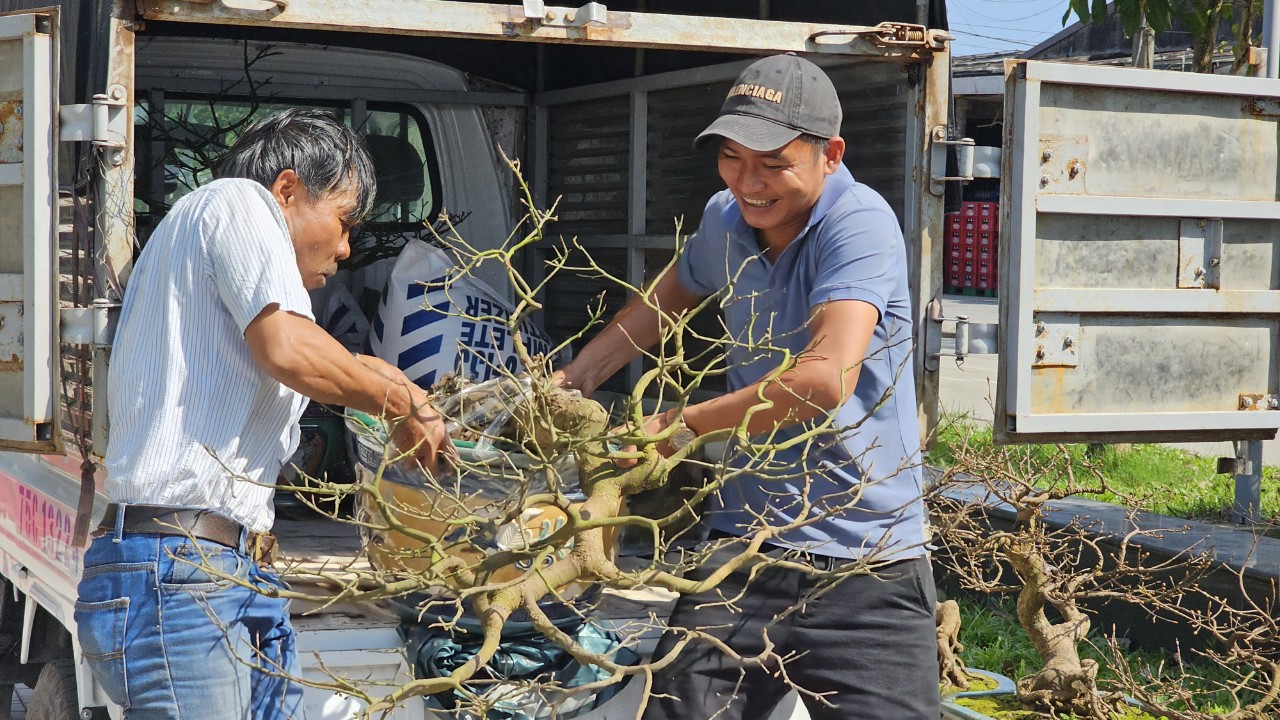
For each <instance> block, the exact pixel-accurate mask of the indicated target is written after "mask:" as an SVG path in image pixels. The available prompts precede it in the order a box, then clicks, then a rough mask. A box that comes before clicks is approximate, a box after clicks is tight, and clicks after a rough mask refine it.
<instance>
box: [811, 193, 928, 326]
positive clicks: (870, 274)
mask: <svg viewBox="0 0 1280 720" xmlns="http://www.w3.org/2000/svg"><path fill="white" fill-rule="evenodd" d="M832 219H833V220H836V221H837V222H836V224H835V228H834V230H832V231H830V232H825V233H821V234H820V236H819V247H818V248H816V250H817V252H816V253H814V257H815V258H816V263H817V268H816V272H815V273H814V283H813V289H812V290H811V291H810V292H809V307H810V308H811V309H812V308H814V307H817V306H818V305H821V304H822V303H825V302H831V301H833V300H861V301H863V302H865V303H868V304H870V305H872V306H873V307H875V309H876V311H877V312H879V313H880V316H881V317H884V314H885V310H886V308H887V306H888V298H890V297H892V295H893V290H894V288H895V287H897V283H898V280H899V279H900V278H901V276H902V273H903V272H905V271H906V268H905V267H904V265H905V262H906V259H905V255H904V249H903V247H902V243H903V240H902V231H901V230H900V229H899V228H898V221H897V219H895V218H894V217H893V216H892V215H891V214H889V213H887V212H883V211H881V210H877V209H861V210H857V211H854V212H851V213H849V214H848V215H845V216H843V217H841V218H832Z"/></svg>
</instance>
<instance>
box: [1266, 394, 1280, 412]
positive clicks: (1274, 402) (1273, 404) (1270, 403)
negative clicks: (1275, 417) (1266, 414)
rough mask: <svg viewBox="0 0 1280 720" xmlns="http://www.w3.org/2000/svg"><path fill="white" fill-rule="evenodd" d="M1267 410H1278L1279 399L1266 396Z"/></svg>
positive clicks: (1279, 406) (1273, 396)
mask: <svg viewBox="0 0 1280 720" xmlns="http://www.w3.org/2000/svg"><path fill="white" fill-rule="evenodd" d="M1267 409H1268V410H1276V409H1280V398H1278V397H1276V396H1275V395H1268V396H1267Z"/></svg>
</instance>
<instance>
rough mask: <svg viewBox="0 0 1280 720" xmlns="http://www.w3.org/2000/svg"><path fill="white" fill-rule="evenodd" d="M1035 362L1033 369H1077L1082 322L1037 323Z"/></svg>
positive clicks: (1069, 320)
mask: <svg viewBox="0 0 1280 720" xmlns="http://www.w3.org/2000/svg"><path fill="white" fill-rule="evenodd" d="M1035 346H1036V355H1035V360H1034V361H1032V363H1031V367H1033V368H1045V367H1076V366H1077V365H1079V364H1080V352H1079V348H1080V320H1079V319H1078V318H1076V319H1073V318H1070V317H1064V319H1063V320H1061V321H1058V322H1051V323H1047V322H1044V321H1043V320H1037V321H1036V330H1035Z"/></svg>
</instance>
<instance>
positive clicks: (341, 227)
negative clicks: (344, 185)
mask: <svg viewBox="0 0 1280 720" xmlns="http://www.w3.org/2000/svg"><path fill="white" fill-rule="evenodd" d="M289 176H291V177H289ZM272 194H273V195H275V197H276V201H277V202H279V203H280V209H281V210H282V211H283V212H284V219H285V224H287V225H288V226H289V237H290V238H291V239H292V240H293V251H294V254H295V255H296V256H297V261H298V273H299V274H300V275H301V276H302V284H303V285H304V286H306V288H307V289H308V290H314V289H316V288H318V287H322V286H323V285H324V284H325V281H327V280H328V279H329V278H330V277H332V276H333V274H334V273H335V272H337V271H338V261H339V260H344V259H346V258H347V257H348V256H349V255H351V245H350V237H351V226H352V224H353V220H352V217H351V216H352V213H353V212H354V211H355V209H356V203H357V200H356V192H355V190H354V189H351V190H347V191H339V192H332V193H328V194H326V195H321V196H319V197H312V195H311V193H309V192H308V191H307V189H306V188H305V187H303V186H302V183H301V182H298V181H297V175H296V174H295V173H294V172H293V171H292V170H285V171H284V172H282V173H280V177H279V178H277V180H276V182H275V185H274V186H273V187H272Z"/></svg>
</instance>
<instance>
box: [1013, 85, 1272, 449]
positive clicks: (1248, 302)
mask: <svg viewBox="0 0 1280 720" xmlns="http://www.w3.org/2000/svg"><path fill="white" fill-rule="evenodd" d="M1049 65H1050V64H1047V63H1019V64H1017V65H1015V66H1013V67H1012V68H1011V72H1010V74H1009V78H1008V88H1007V90H1006V98H1007V99H1008V100H1009V102H1008V103H1007V105H1006V118H1005V126H1006V143H1005V156H1004V157H1005V168H1004V178H1005V180H1004V183H1003V187H1002V191H1001V192H1002V198H1001V206H1002V207H1001V210H1002V214H1001V233H1002V237H1001V267H1000V285H1001V298H1000V313H1001V323H1000V324H1001V328H1000V332H1001V345H1000V348H1001V352H1000V370H999V373H998V387H997V406H996V407H997V409H998V412H997V414H998V417H997V421H996V424H995V427H996V432H997V436H998V438H999V439H1000V440H1002V441H1004V442H1024V441H1046V440H1055V439H1070V440H1077V441H1079V440H1090V441H1098V442H1105V441H1121V440H1124V441H1139V442H1140V441H1162V442H1163V441H1171V440H1233V439H1257V438H1263V437H1273V436H1274V435H1275V431H1276V429H1277V428H1280V411H1277V410H1276V409H1275V408H1273V407H1270V406H1269V405H1268V404H1266V403H1257V402H1254V403H1252V404H1248V403H1245V402H1244V401H1243V400H1242V398H1258V397H1261V398H1270V397H1273V396H1276V395H1277V393H1278V392H1280V246H1278V244H1280V233H1277V231H1276V230H1275V220H1274V218H1276V217H1277V213H1278V212H1280V202H1278V201H1280V115H1277V114H1276V113H1273V112H1264V110H1266V108H1271V107H1275V98H1277V97H1280V82H1275V81H1269V80H1261V79H1248V80H1246V79H1242V78H1230V79H1223V80H1224V81H1223V82H1216V80H1217V79H1215V82H1209V81H1208V80H1205V79H1200V78H1186V79H1185V82H1184V75H1185V74H1183V73H1176V74H1175V73H1167V72H1161V71H1139V70H1132V69H1124V70H1117V69H1115V68H1095V67H1077V66H1065V65H1054V66H1052V67H1049ZM1171 76H1173V77H1171ZM1180 83H1181V84H1180ZM1246 410H1247V411H1246Z"/></svg>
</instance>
